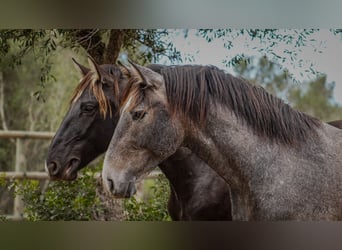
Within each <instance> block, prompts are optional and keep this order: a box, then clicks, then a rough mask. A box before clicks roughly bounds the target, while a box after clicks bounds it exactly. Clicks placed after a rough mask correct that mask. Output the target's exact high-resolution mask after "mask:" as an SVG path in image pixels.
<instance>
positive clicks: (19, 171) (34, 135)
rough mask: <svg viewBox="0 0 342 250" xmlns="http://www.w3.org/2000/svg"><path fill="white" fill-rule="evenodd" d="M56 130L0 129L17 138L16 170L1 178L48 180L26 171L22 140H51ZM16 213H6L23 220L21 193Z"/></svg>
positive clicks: (1, 136)
mask: <svg viewBox="0 0 342 250" xmlns="http://www.w3.org/2000/svg"><path fill="white" fill-rule="evenodd" d="M54 135H55V133H54V132H37V131H20V130H12V131H7V130H0V139H15V140H16V148H15V155H16V157H15V171H6V172H0V179H1V178H2V179H6V180H14V179H18V180H23V179H31V180H46V181H48V180H49V179H50V178H49V176H48V174H47V173H46V172H39V171H26V169H27V168H26V166H24V165H23V164H22V162H21V159H22V157H23V153H22V141H23V140H26V139H34V140H51V139H52V138H53V137H54ZM160 173H161V172H160V171H153V172H152V173H150V174H149V175H148V176H146V177H145V178H144V179H154V178H156V177H157V176H158V175H159V174H160ZM98 177H99V174H98V175H95V178H98ZM13 206H14V209H13V211H14V213H13V215H5V216H6V218H7V219H9V220H22V219H23V202H22V198H21V196H19V195H16V196H15V198H14V205H13Z"/></svg>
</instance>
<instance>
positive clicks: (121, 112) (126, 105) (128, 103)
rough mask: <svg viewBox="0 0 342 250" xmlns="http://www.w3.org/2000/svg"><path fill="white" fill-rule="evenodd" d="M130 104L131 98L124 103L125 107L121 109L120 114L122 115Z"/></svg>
mask: <svg viewBox="0 0 342 250" xmlns="http://www.w3.org/2000/svg"><path fill="white" fill-rule="evenodd" d="M131 102H132V97H130V98H129V99H128V101H127V102H126V104H125V106H124V107H123V108H122V109H121V111H120V114H123V113H124V112H125V111H126V109H127V108H128V107H129V106H130V105H131Z"/></svg>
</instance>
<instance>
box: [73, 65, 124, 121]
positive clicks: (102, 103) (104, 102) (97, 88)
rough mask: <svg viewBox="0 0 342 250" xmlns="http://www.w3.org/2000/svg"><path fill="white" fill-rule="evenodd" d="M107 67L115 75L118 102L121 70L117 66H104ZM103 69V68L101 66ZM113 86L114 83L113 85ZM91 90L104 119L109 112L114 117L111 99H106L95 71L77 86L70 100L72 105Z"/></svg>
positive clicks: (115, 90) (115, 91)
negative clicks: (87, 90)
mask: <svg viewBox="0 0 342 250" xmlns="http://www.w3.org/2000/svg"><path fill="white" fill-rule="evenodd" d="M104 66H106V69H107V70H109V69H110V70H111V72H112V74H114V75H115V79H114V83H113V84H114V86H113V89H114V93H113V95H114V97H115V99H116V100H118V97H119V87H118V80H119V77H120V70H119V68H118V67H117V66H115V65H104ZM101 67H103V66H102V65H101ZM111 84H112V83H111ZM87 88H88V89H89V93H90V94H93V95H94V97H95V99H96V100H97V102H98V104H99V110H100V114H101V115H102V117H103V119H104V118H105V117H106V115H107V112H108V110H109V114H110V117H111V116H112V109H111V105H110V101H109V99H108V98H107V97H106V95H105V93H104V91H103V84H102V83H101V82H100V81H99V79H98V77H97V73H96V72H95V71H93V70H90V71H89V72H88V73H87V74H86V75H85V76H84V77H83V78H82V79H81V81H80V83H79V84H78V85H77V87H76V89H75V91H74V93H73V95H72V97H71V100H70V105H72V104H73V103H75V102H76V101H77V100H78V99H79V98H80V97H81V95H82V94H83V92H84V91H85V90H86V89H87Z"/></svg>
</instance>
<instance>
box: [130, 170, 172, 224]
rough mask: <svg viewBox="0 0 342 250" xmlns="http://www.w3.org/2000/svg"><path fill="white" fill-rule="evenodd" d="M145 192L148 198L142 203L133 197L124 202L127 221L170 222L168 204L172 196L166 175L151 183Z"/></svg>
mask: <svg viewBox="0 0 342 250" xmlns="http://www.w3.org/2000/svg"><path fill="white" fill-rule="evenodd" d="M149 184H150V187H147V188H146V189H147V190H144V193H146V192H147V194H148V195H147V197H145V199H143V200H142V201H139V200H137V199H136V197H131V198H129V199H125V200H124V208H125V219H126V220H128V221H170V220H171V218H170V216H169V214H168V212H167V202H168V198H169V195H170V188H169V184H168V181H167V180H166V178H165V176H164V175H159V176H158V178H157V179H156V180H153V181H152V183H149Z"/></svg>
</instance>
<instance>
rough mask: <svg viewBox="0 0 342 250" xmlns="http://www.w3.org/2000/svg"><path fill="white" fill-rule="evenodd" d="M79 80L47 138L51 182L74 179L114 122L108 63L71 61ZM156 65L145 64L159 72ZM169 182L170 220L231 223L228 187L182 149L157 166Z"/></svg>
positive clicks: (116, 87) (115, 72) (113, 76)
mask: <svg viewBox="0 0 342 250" xmlns="http://www.w3.org/2000/svg"><path fill="white" fill-rule="evenodd" d="M74 62H75V63H76V65H78V67H79V69H80V71H81V73H82V75H83V78H82V80H81V82H80V84H79V85H78V86H77V88H76V90H75V93H74V96H73V98H72V100H71V105H70V109H69V111H68V112H67V114H66V116H65V117H64V119H63V121H62V123H61V125H60V128H59V129H58V131H57V133H56V135H55V137H54V138H53V140H52V142H51V145H50V148H49V151H48V155H47V159H46V168H47V170H48V172H49V175H50V177H51V178H52V179H61V180H74V179H75V178H76V177H77V172H78V171H79V170H80V169H82V168H83V167H85V166H87V164H88V163H89V162H90V161H92V160H93V159H95V158H96V157H97V156H99V155H100V154H102V153H103V152H105V151H106V149H107V147H108V144H109V142H110V139H111V137H112V135H113V133H114V129H115V127H116V123H117V121H118V119H119V114H118V113H117V111H118V110H117V108H118V104H119V102H120V95H121V91H122V89H123V88H124V86H120V77H121V73H120V71H119V69H118V67H117V66H114V65H108V64H105V65H97V64H96V63H95V62H94V61H92V60H90V62H91V66H92V68H91V69H88V68H86V67H84V66H82V65H80V64H79V63H77V62H76V61H75V60H74ZM161 67H162V66H160V65H151V66H150V68H151V69H153V70H155V71H159V70H160V69H161ZM159 167H160V169H161V171H162V172H163V173H164V174H165V176H166V178H167V179H168V180H169V183H170V189H171V195H170V197H169V202H168V212H169V214H170V216H171V218H172V219H173V220H231V207H230V195H229V187H228V186H227V184H226V183H225V182H224V181H223V179H221V177H219V176H218V175H217V174H216V173H215V172H214V171H213V170H211V168H209V167H208V166H207V165H206V164H205V163H204V162H203V161H202V160H200V159H199V158H198V157H197V156H196V155H195V154H193V153H192V152H191V151H190V150H188V149H187V148H181V149H180V150H178V151H177V152H176V153H175V154H174V155H172V156H171V157H170V158H168V159H167V160H165V161H164V162H162V163H161V164H160V165H159Z"/></svg>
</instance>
